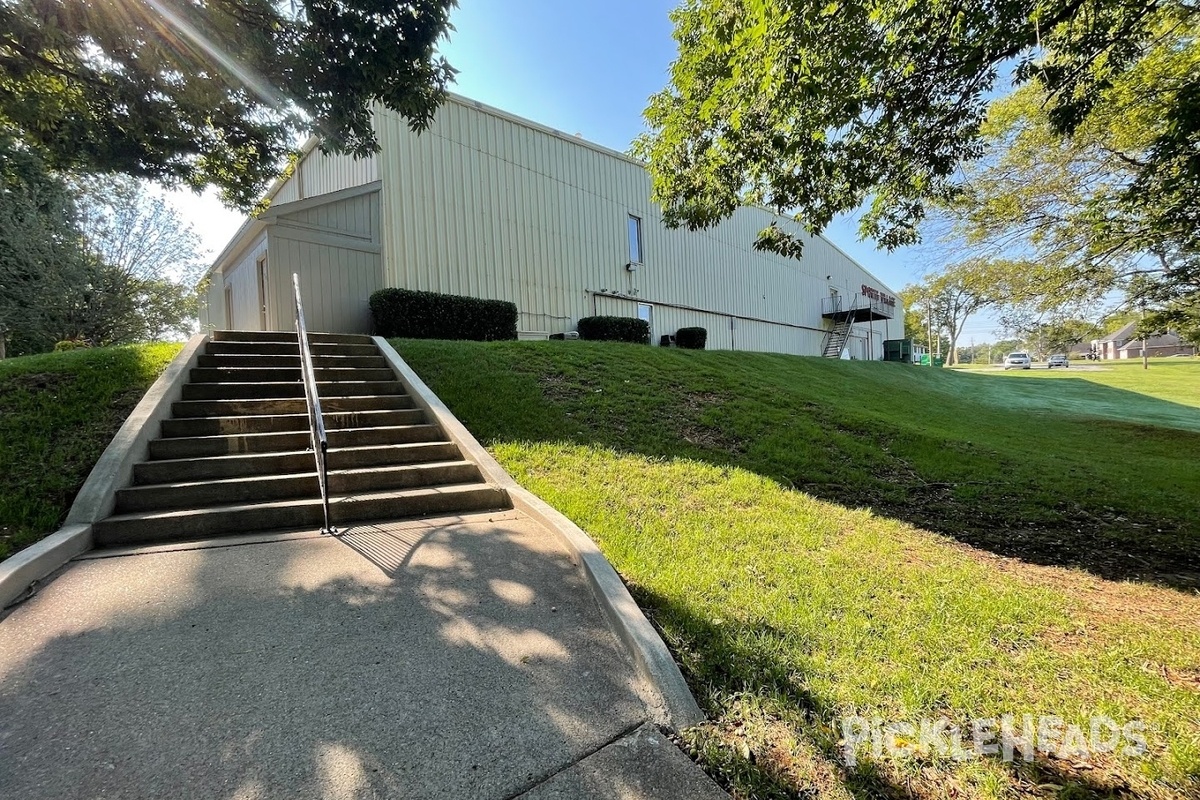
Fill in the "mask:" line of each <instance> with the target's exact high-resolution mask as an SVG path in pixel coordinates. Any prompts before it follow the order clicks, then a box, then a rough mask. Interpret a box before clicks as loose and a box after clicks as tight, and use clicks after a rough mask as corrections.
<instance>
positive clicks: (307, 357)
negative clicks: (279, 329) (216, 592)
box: [292, 272, 338, 533]
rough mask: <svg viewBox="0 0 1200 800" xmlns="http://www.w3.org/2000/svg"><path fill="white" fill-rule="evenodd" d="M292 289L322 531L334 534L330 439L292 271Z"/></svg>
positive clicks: (302, 309) (296, 283)
mask: <svg viewBox="0 0 1200 800" xmlns="http://www.w3.org/2000/svg"><path fill="white" fill-rule="evenodd" d="M292 289H293V291H294V294H295V300H296V344H297V345H299V347H300V374H301V377H302V378H303V380H304V403H305V405H306V406H307V407H308V429H309V433H310V434H311V439H310V442H311V444H312V451H313V458H314V459H316V463H317V484H318V486H319V487H320V489H321V507H322V508H323V509H324V512H325V526H324V527H323V528H321V533H337V532H338V530H337V528H336V527H335V526H334V524H333V523H332V522H331V521H330V519H329V439H328V437H327V436H326V435H325V417H324V415H323V414H322V413H321V398H320V397H319V396H318V395H317V374H316V372H315V370H313V360H312V350H311V349H310V348H309V345H308V326H307V325H305V324H304V303H303V302H302V301H301V300H300V276H299V275H297V274H296V273H294V272H293V273H292Z"/></svg>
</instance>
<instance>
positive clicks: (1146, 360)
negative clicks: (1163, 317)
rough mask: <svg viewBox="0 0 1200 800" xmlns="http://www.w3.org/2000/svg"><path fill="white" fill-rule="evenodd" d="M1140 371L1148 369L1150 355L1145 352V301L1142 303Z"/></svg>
mask: <svg viewBox="0 0 1200 800" xmlns="http://www.w3.org/2000/svg"><path fill="white" fill-rule="evenodd" d="M1142 369H1150V353H1149V352H1148V351H1147V350H1146V301H1145V300H1143V301H1142Z"/></svg>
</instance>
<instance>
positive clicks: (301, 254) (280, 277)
mask: <svg viewBox="0 0 1200 800" xmlns="http://www.w3.org/2000/svg"><path fill="white" fill-rule="evenodd" d="M268 252H269V253H270V263H269V265H268V284H269V289H268V304H267V306H268V320H269V324H270V325H271V326H272V327H273V328H276V329H281V330H282V329H291V328H292V326H293V324H294V322H293V315H294V310H293V305H294V304H293V300H292V273H293V272H294V273H297V274H298V275H299V276H300V291H301V293H302V297H303V300H304V313H305V319H306V321H307V323H308V327H309V329H310V330H313V331H328V332H338V333H369V332H370V329H371V316H370V311H369V309H368V306H367V300H368V298H369V297H370V295H371V293H372V292H374V291H376V290H377V289H379V288H381V287H382V286H383V275H382V269H381V266H380V254H379V193H378V192H372V193H370V194H364V195H359V196H357V197H351V198H347V199H344V200H340V201H337V202H333V203H327V204H325V205H321V206H316V207H314V208H308V209H300V210H297V211H296V212H294V213H285V214H282V215H281V216H280V217H279V218H278V219H277V220H276V221H275V223H274V224H273V225H271V227H270V228H269V230H268Z"/></svg>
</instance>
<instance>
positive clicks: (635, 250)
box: [629, 214, 642, 264]
mask: <svg viewBox="0 0 1200 800" xmlns="http://www.w3.org/2000/svg"><path fill="white" fill-rule="evenodd" d="M629 263H631V264H641V263H642V218H641V217H635V216H633V215H632V214H630V215H629Z"/></svg>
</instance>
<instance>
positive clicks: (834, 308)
mask: <svg viewBox="0 0 1200 800" xmlns="http://www.w3.org/2000/svg"><path fill="white" fill-rule="evenodd" d="M845 301H846V298H844V297H842V296H841V295H832V296H830V297H822V298H821V313H822V314H849V313H850V312H851V311H859V310H863V309H870V310H872V311H874V312H876V313H877V314H880V315H881V316H885V317H888V318H889V319H890V318H891V317H893V316H894V315H895V313H896V305H895V303H887V302H885V301H883V300H881V299H877V298H874V297H867V296H866V295H863V294H855V295H854V297H853V299H852V300H850V302H849V303H847V302H845Z"/></svg>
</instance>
